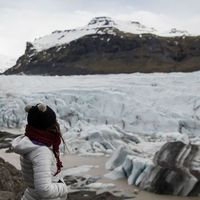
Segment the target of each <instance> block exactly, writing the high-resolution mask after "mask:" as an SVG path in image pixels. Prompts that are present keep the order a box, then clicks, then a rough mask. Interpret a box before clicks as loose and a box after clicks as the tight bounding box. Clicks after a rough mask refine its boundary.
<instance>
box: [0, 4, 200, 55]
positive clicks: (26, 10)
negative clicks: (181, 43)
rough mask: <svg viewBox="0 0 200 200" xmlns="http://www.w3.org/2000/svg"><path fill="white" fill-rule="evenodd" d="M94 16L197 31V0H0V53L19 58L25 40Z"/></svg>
mask: <svg viewBox="0 0 200 200" xmlns="http://www.w3.org/2000/svg"><path fill="white" fill-rule="evenodd" d="M95 16H110V17H112V18H114V19H120V20H134V21H140V22H141V23H142V24H144V25H147V26H153V27H155V28H156V29H159V30H166V29H170V28H173V27H177V28H179V29H184V30H188V31H189V32H191V33H195V34H200V0H0V54H3V55H8V56H13V57H18V56H20V55H22V54H23V53H24V50H25V45H26V41H33V40H34V39H35V38H36V37H40V36H43V35H46V34H49V33H51V32H52V31H54V30H64V29H68V28H76V27H79V26H84V25H86V24H87V23H88V22H89V21H90V20H91V18H93V17H95Z"/></svg>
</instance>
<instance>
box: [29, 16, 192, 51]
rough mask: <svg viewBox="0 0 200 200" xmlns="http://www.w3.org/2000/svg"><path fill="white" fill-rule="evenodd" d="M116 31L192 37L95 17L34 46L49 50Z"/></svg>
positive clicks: (55, 33) (39, 41) (182, 32)
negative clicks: (88, 37)
mask: <svg viewBox="0 0 200 200" xmlns="http://www.w3.org/2000/svg"><path fill="white" fill-rule="evenodd" d="M116 29H117V30H119V31H122V32H124V33H132V34H145V33H148V34H156V35H160V36H182V35H190V34H189V33H188V32H187V31H181V30H177V29H176V28H173V29H171V30H169V31H166V32H163V33H162V32H159V31H157V30H156V29H154V28H152V27H147V26H145V25H142V24H141V23H140V22H136V21H127V22H126V21H120V20H113V19H111V18H110V17H95V18H93V19H92V20H91V21H90V22H89V23H88V25H86V26H83V27H80V28H76V29H71V30H64V31H54V32H52V34H50V35H46V36H44V37H41V38H38V39H36V40H35V41H34V42H33V43H32V44H33V48H34V49H35V50H37V51H42V50H45V49H49V48H51V47H54V46H60V45H62V44H67V43H70V42H71V41H73V40H76V39H78V38H81V37H83V36H86V35H91V34H106V33H108V34H111V35H112V34H113V35H115V34H116Z"/></svg>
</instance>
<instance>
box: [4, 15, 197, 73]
mask: <svg viewBox="0 0 200 200" xmlns="http://www.w3.org/2000/svg"><path fill="white" fill-rule="evenodd" d="M199 46H200V36H194V35H191V34H190V33H188V32H187V31H182V30H178V29H176V28H173V29H171V30H169V31H166V32H164V33H161V32H159V31H157V30H156V29H154V28H152V27H146V26H144V25H142V24H140V23H139V22H135V21H129V22H123V21H114V20H112V19H111V18H109V17H96V18H94V19H92V20H91V21H90V22H89V23H88V25H86V26H84V27H81V28H77V29H71V30H64V31H54V32H52V33H51V34H50V35H46V36H44V37H41V38H37V39H35V41H34V42H32V43H30V42H27V46H26V50H25V53H24V55H23V56H21V57H20V58H19V59H18V60H17V63H16V65H15V66H13V67H12V68H10V69H8V70H7V71H6V72H5V74H19V73H23V74H43V75H75V74H78V75H79V74H109V73H132V72H146V73H148V72H176V71H182V72H190V71H196V70H199V69H200V65H199V63H200V48H199Z"/></svg>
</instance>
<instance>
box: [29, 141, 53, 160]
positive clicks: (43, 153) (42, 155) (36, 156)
mask: <svg viewBox="0 0 200 200" xmlns="http://www.w3.org/2000/svg"><path fill="white" fill-rule="evenodd" d="M29 158H30V159H31V160H33V161H34V160H35V161H41V160H47V159H50V160H52V159H53V152H52V150H51V149H50V148H49V147H47V146H40V145H38V147H37V148H35V149H34V150H33V151H31V152H30V153H29Z"/></svg>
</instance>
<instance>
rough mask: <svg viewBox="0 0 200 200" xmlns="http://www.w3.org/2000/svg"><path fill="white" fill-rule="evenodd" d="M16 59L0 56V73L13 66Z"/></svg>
mask: <svg viewBox="0 0 200 200" xmlns="http://www.w3.org/2000/svg"><path fill="white" fill-rule="evenodd" d="M15 63H16V59H15V58H13V57H9V56H5V55H1V54H0V73H3V72H4V71H6V70H7V69H9V68H10V67H12V66H13V65H15Z"/></svg>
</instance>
